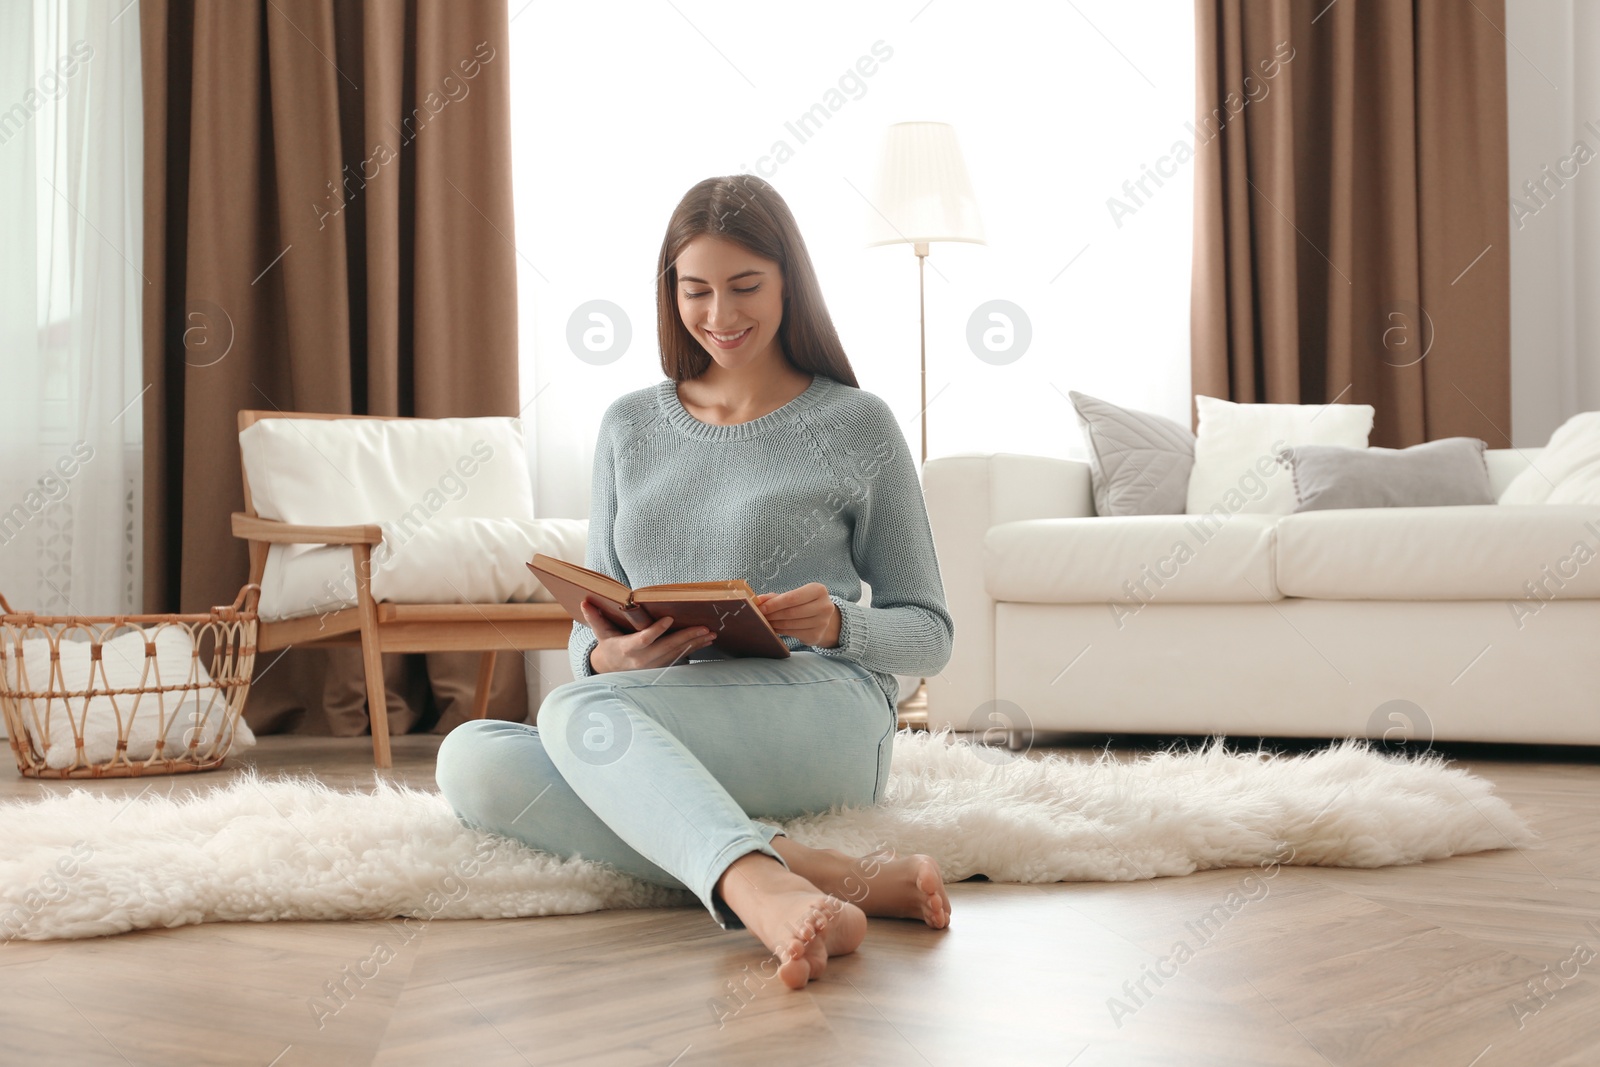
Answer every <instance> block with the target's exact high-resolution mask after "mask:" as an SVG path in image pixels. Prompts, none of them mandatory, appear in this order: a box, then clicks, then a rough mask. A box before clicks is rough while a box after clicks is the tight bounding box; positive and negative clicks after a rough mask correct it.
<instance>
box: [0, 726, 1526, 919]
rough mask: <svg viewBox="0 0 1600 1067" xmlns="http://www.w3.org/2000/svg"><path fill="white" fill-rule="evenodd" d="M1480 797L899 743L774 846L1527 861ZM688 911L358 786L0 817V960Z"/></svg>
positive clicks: (1318, 860)
mask: <svg viewBox="0 0 1600 1067" xmlns="http://www.w3.org/2000/svg"><path fill="white" fill-rule="evenodd" d="M197 784H198V783H197ZM158 788H159V787H158ZM1492 789H1493V787H1492V786H1491V785H1490V783H1489V782H1487V781H1484V780H1483V779H1481V778H1477V777H1474V776H1473V775H1470V774H1468V773H1466V772H1464V771H1460V770H1455V769H1451V768H1449V767H1447V766H1446V765H1445V762H1444V761H1443V760H1442V759H1440V758H1438V757H1436V756H1428V757H1423V758H1416V759H1403V758H1400V757H1395V756H1389V755H1385V754H1382V753H1379V752H1375V751H1372V750H1370V749H1368V748H1367V746H1366V745H1365V744H1363V743H1360V742H1353V741H1346V742H1342V743H1340V744H1339V745H1337V746H1334V747H1330V748H1327V749H1323V750H1319V751H1317V752H1314V753H1311V754H1308V755H1304V756H1293V757H1278V756H1272V755H1270V754H1265V753H1260V752H1252V753H1245V754H1229V753H1227V752H1225V751H1224V750H1223V749H1222V747H1221V745H1220V744H1219V743H1218V742H1217V741H1216V740H1213V741H1212V742H1211V743H1210V744H1209V745H1208V746H1206V747H1205V748H1204V749H1203V750H1201V751H1195V752H1179V751H1168V752H1163V753H1160V754H1154V755H1149V756H1145V757H1143V758H1140V759H1139V760H1137V761H1136V762H1119V761H1117V760H1115V759H1113V758H1110V757H1109V756H1105V755H1101V756H1100V757H1099V758H1098V759H1094V760H1085V759H1072V758H1066V757H1062V756H1048V757H1046V758H1044V759H1015V758H1010V757H1009V755H1008V754H1006V753H1004V752H1003V751H1001V750H994V749H985V748H981V747H975V746H973V745H971V744H969V743H967V742H965V741H954V740H953V739H952V738H950V737H949V736H948V735H946V734H942V733H941V734H935V735H928V734H925V733H912V732H909V731H902V732H901V733H900V734H899V735H898V737H897V738H896V741H895V753H894V765H893V773H892V776H891V778H890V781H889V786H888V792H887V795H886V797H885V799H884V802H883V803H882V804H880V805H878V806H876V807H872V808H859V809H844V810H838V811H833V812H829V813H826V814H819V815H810V816H806V817H803V818H800V819H795V820H792V821H790V822H788V823H787V824H785V826H786V830H787V831H788V833H789V834H790V835H791V836H792V837H793V838H794V839H795V840H796V841H800V842H803V843H805V844H809V845H813V846H818V847H832V848H839V849H843V850H844V851H846V852H850V853H859V854H864V853H867V852H870V851H872V850H873V849H875V848H879V847H881V846H884V845H887V846H889V847H891V848H893V849H894V850H895V851H896V852H897V853H899V854H906V853H911V852H925V853H928V854H929V855H931V856H934V857H936V858H937V859H938V860H939V862H940V864H941V865H942V867H943V869H944V873H945V877H946V878H947V879H948V880H950V881H960V880H962V879H965V878H968V877H971V876H972V875H974V874H984V875H986V876H988V877H989V878H990V879H991V880H993V881H997V882H1057V881H1084V880H1099V881H1131V880H1135V879H1141V878H1155V877H1162V876H1168V875H1182V874H1189V873H1191V872H1193V871H1196V870H1204V869H1208V868H1215V867H1249V866H1255V865H1260V864H1266V863H1270V862H1272V861H1273V860H1275V859H1276V860H1278V861H1280V862H1286V863H1293V864H1315V865H1324V866H1342V867H1380V866H1385V865H1389V864H1402V863H1416V862H1419V861H1422V860H1429V859H1438V858H1440V857H1444V856H1452V855H1457V854H1460V853H1466V852H1477V851H1482V850H1485V849H1496V848H1508V847H1517V846H1520V845H1523V844H1526V843H1528V842H1529V841H1531V840H1532V837H1533V835H1532V833H1531V831H1530V830H1529V829H1528V827H1527V826H1526V824H1524V823H1523V821H1522V820H1521V818H1519V817H1518V816H1517V815H1516V814H1515V813H1514V812H1513V811H1512V810H1511V809H1510V807H1509V806H1508V805H1507V804H1506V803H1505V801H1503V800H1501V799H1500V798H1498V797H1495V796H1493V795H1492ZM1285 845H1287V846H1288V848H1285V847H1284V846H1285ZM1288 849H1292V850H1293V851H1292V853H1290V852H1289V851H1288ZM1286 857H1287V858H1286ZM691 903H694V899H693V898H692V897H691V896H690V895H689V894H687V893H684V892H682V891H678V890H668V889H662V888H660V887H656V886H650V885H646V884H644V883H642V882H639V881H638V880H636V879H634V878H632V877H629V876H627V875H624V874H621V873H619V872H617V871H616V870H614V869H612V868H610V867H607V866H604V865H602V864H599V863H594V862H590V861H587V860H563V859H559V858H557V857H555V856H552V855H549V854H547V853H543V852H539V851H536V850H534V849H530V848H527V847H525V846H523V845H521V844H518V843H516V842H512V841H509V840H507V839H504V838H498V837H492V836H489V835H484V834H480V833H477V832H474V831H469V830H466V829H464V828H463V827H462V826H461V825H460V824H459V823H458V822H457V821H456V819H455V816H454V815H453V814H452V812H451V811H450V809H449V807H448V806H447V805H446V803H445V802H444V800H443V799H441V798H440V797H439V796H438V795H437V794H435V793H430V792H425V791H421V790H416V789H409V788H403V787H396V786H394V785H391V784H388V783H386V782H384V781H382V780H378V781H377V785H376V788H375V790H374V791H372V792H341V791H337V790H333V789H329V788H327V787H325V786H323V785H321V784H319V783H317V782H315V781H313V780H305V779H261V778H257V777H254V776H251V775H242V776H239V777H238V778H236V779H235V780H233V781H231V782H229V783H227V784H226V785H221V786H219V787H213V788H211V789H205V788H204V787H203V786H202V787H201V789H200V791H198V792H196V791H193V790H190V789H186V788H184V787H183V785H178V786H177V788H175V789H174V790H173V792H172V795H171V796H170V797H168V796H163V795H160V793H158V792H157V791H156V790H152V791H151V792H149V793H148V794H146V795H144V796H142V797H140V798H138V799H136V800H134V801H133V802H131V803H129V802H128V801H127V800H125V799H122V798H116V797H106V796H100V795H96V794H94V793H91V792H89V791H87V790H84V789H81V788H74V789H71V790H70V791H68V792H64V793H62V794H60V795H57V796H52V797H49V798H47V799H44V800H40V801H33V802H11V803H7V804H3V805H0V941H3V940H6V939H10V938H13V937H18V938H27V939H37V940H42V939H48V938H73V937H93V936H97V935H102V934H113V933H120V932H123V931H126V930H135V929H141V928H147V927H173V926H181V925H184V924H187V923H202V922H219V921H220V922H229V921H244V920H248V921H265V920H270V919H380V918H391V917H395V916H421V917H425V918H450V919H456V918H509V917H514V916H526V915H559V914H570V913H575V912H585V911H595V910H598V909H601V908H631V907H654V906H661V905H682V904H691Z"/></svg>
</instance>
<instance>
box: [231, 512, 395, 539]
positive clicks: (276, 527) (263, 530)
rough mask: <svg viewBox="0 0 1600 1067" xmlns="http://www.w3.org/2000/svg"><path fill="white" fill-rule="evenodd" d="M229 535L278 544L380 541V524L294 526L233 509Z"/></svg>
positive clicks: (381, 535)
mask: <svg viewBox="0 0 1600 1067" xmlns="http://www.w3.org/2000/svg"><path fill="white" fill-rule="evenodd" d="M233 536H235V537H238V538H240V539H242V540H245V541H265V542H267V543H269V544H280V545H376V544H380V543H381V542H382V541H383V527H381V526H295V525H294V524H292V523H287V522H278V521H277V520H275V519H262V518H258V517H257V516H255V515H246V514H245V513H244V512H242V511H235V512H234V513H233Z"/></svg>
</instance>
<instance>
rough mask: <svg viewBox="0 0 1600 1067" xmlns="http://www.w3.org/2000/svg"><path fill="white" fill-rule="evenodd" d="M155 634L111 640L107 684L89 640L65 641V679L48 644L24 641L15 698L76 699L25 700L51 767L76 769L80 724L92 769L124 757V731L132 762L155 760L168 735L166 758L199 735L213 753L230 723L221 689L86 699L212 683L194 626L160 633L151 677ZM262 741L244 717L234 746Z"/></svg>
mask: <svg viewBox="0 0 1600 1067" xmlns="http://www.w3.org/2000/svg"><path fill="white" fill-rule="evenodd" d="M147 636H148V635H147V634H146V633H141V632H139V631H137V630H134V631H129V632H128V633H125V634H123V635H122V636H120V637H114V638H112V639H111V640H110V641H107V642H106V643H105V644H104V645H103V646H102V647H101V653H100V663H101V665H102V666H103V667H104V669H105V672H104V677H103V678H102V677H101V674H100V672H99V671H95V672H94V673H93V676H92V677H91V674H90V670H91V667H92V666H93V663H92V661H91V660H90V658H89V642H87V641H71V640H67V639H65V638H63V639H62V640H61V641H60V642H59V647H60V649H61V677H59V678H52V677H51V674H50V642H49V641H48V640H46V639H45V638H42V637H39V638H32V639H28V640H24V641H23V642H22V662H21V664H20V665H19V664H18V663H17V659H16V657H15V656H12V657H8V658H7V660H6V663H7V675H8V677H7V678H6V681H7V683H8V684H9V686H10V687H11V689H12V690H13V691H14V692H15V691H32V692H36V693H42V692H46V691H49V692H51V693H56V694H60V693H66V694H68V695H67V696H66V698H65V699H63V698H62V697H61V696H54V697H52V698H51V699H50V700H48V701H46V700H44V699H42V698H39V699H35V700H32V701H29V700H28V699H26V698H21V710H22V718H23V722H24V723H25V724H26V726H27V729H28V732H29V734H30V735H31V736H32V738H33V739H34V741H35V743H36V744H37V745H38V746H39V747H40V748H42V749H44V761H45V766H47V767H50V768H51V769H53V770H61V769H64V768H66V767H70V766H72V764H73V762H74V760H76V759H77V741H76V739H75V737H74V736H73V729H72V724H73V723H74V722H77V723H79V724H81V729H82V731H83V754H84V758H85V759H86V760H87V761H88V762H90V763H104V762H106V761H108V760H110V759H111V758H112V757H113V756H115V755H116V751H117V734H118V729H119V726H123V725H125V726H126V731H127V732H126V737H127V739H128V758H129V759H131V760H143V759H149V758H150V757H151V756H152V755H154V754H155V750H156V741H157V740H158V739H160V738H162V737H165V738H166V745H165V746H164V747H163V749H162V755H163V756H166V757H178V756H181V755H182V753H183V751H184V750H185V749H187V748H188V747H189V742H190V741H191V740H193V739H196V737H197V738H198V750H199V752H201V753H202V754H203V753H204V752H205V751H206V750H207V749H208V748H209V747H210V745H211V743H212V742H213V741H214V740H215V739H216V737H217V734H218V732H219V731H221V730H222V729H223V728H224V727H225V726H226V724H227V700H226V698H225V696H224V694H223V693H222V691H221V690H218V689H213V688H201V689H198V690H189V691H180V692H175V693H162V694H159V695H158V694H156V693H143V694H129V695H126V696H118V697H110V696H105V695H99V696H91V697H86V696H85V694H86V692H87V691H88V690H89V689H90V688H91V687H92V688H93V689H94V690H95V691H96V692H97V693H101V694H104V692H105V691H106V690H107V689H133V688H140V687H151V688H153V687H155V686H156V685H158V684H159V685H169V686H170V685H184V684H195V683H197V684H199V685H201V686H202V687H209V686H210V685H211V675H210V673H209V672H207V671H206V668H205V665H204V664H203V663H201V662H200V661H199V659H198V658H196V656H195V654H194V652H195V649H194V638H193V637H192V636H191V635H190V633H189V630H188V628H187V627H184V626H181V625H164V626H161V627H159V628H158V629H156V630H155V631H154V635H153V637H152V638H151V640H152V641H153V643H154V644H155V647H156V654H155V658H154V659H153V660H152V661H151V663H150V664H149V668H148V671H147V669H146V665H145V640H146V637H147ZM19 666H20V668H21V674H20V675H19V673H18V667H19ZM191 672H192V675H193V676H192V677H191ZM135 701H137V704H136V703H135ZM119 713H120V723H119ZM255 743H256V739H255V735H254V734H252V733H251V732H250V727H249V726H248V725H247V724H246V723H245V721H244V717H243V716H240V718H239V724H238V726H237V727H236V728H235V731H234V737H233V748H234V749H240V748H245V747H248V746H250V745H253V744H255Z"/></svg>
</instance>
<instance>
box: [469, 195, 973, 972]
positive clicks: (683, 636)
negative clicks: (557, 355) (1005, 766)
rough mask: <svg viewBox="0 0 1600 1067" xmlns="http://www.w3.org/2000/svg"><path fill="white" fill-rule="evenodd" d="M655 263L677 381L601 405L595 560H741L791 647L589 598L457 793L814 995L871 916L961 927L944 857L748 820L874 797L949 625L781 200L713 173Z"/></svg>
mask: <svg viewBox="0 0 1600 1067" xmlns="http://www.w3.org/2000/svg"><path fill="white" fill-rule="evenodd" d="M658 267H659V270H658V275H657V330H658V333H659V335H660V344H661V354H662V368H663V370H664V371H665V373H666V375H667V377H666V379H665V380H664V381H661V382H659V383H657V384H656V385H654V386H651V387H648V388H645V389H640V390H637V391H635V392H632V393H629V394H627V395H625V396H623V397H621V398H619V399H618V400H616V401H614V402H613V403H612V404H611V406H610V407H609V408H607V409H606V412H605V415H604V417H603V418H602V419H601V424H600V435H599V442H598V445H597V447H596V449H595V459H594V481H593V490H592V499H591V515H590V525H589V540H588V546H587V552H586V554H585V559H584V562H585V565H586V566H588V567H590V568H592V569H594V570H599V571H603V572H605V573H607V574H609V575H611V576H612V577H614V578H616V579H617V580H618V581H621V582H624V583H626V584H627V585H629V586H636V585H654V584H657V583H662V582H682V581H711V580H719V579H724V578H735V577H738V578H744V579H745V580H746V581H748V582H749V583H750V585H751V586H752V587H753V588H755V589H756V591H757V593H758V597H757V599H758V603H759V606H760V608H761V610H762V612H763V613H764V614H765V616H766V617H767V620H768V621H769V622H770V623H771V625H772V627H773V629H774V630H775V631H777V633H778V634H779V635H780V636H781V637H782V638H783V640H784V643H785V645H787V646H788V648H789V649H790V651H791V655H790V656H789V657H788V658H786V659H764V658H737V659H735V658H728V657H724V656H721V655H720V654H719V653H718V652H717V650H715V649H712V650H709V651H708V650H707V649H706V646H707V645H708V644H710V642H711V641H712V640H713V636H714V635H712V634H711V633H709V632H707V631H705V630H703V629H700V628H689V627H685V628H680V629H673V624H672V620H671V619H670V618H663V619H660V620H658V621H657V622H656V623H655V624H654V625H653V626H651V627H649V628H648V629H645V630H642V631H639V632H637V633H626V632H623V631H621V630H619V629H617V628H616V627H614V626H612V625H611V624H610V623H609V622H608V621H607V620H606V619H605V618H604V617H603V616H601V615H600V614H598V613H597V612H596V611H595V610H594V609H593V608H592V606H591V605H590V603H589V602H588V601H585V602H584V605H583V620H582V621H581V622H574V624H573V628H572V638H571V641H570V644H569V646H568V647H569V653H570V655H571V658H572V669H573V675H574V680H573V681H572V682H569V683H567V684H565V685H561V686H558V687H557V688H556V689H554V690H553V691H552V692H551V693H550V694H549V696H548V697H546V699H545V701H544V703H543V704H542V705H541V707H540V708H539V713H538V725H537V726H536V727H535V726H527V725H524V724H521V723H509V722H499V721H492V720H489V721H474V722H469V723H466V724H464V725H462V726H460V727H458V728H457V729H456V730H455V731H454V732H452V733H451V734H450V735H449V736H448V737H447V738H446V739H445V741H444V743H443V745H442V746H441V748H440V750H439V765H438V772H437V777H438V782H439V788H440V790H441V791H442V792H443V794H444V796H445V797H446V798H447V799H448V800H449V801H450V803H451V804H452V806H453V807H454V808H455V810H456V813H457V814H458V815H459V816H460V818H461V819H462V820H463V821H465V822H467V823H468V824H470V825H474V826H477V827H480V828H482V829H484V830H488V831H492V832H494V833H499V834H504V835H507V836H510V837H515V838H517V839H519V840H521V841H524V842H526V843H527V844H529V845H532V846H534V847H536V848H540V849H544V850H547V851H550V852H554V853H557V854H560V855H567V856H571V855H582V856H583V857H584V858H586V859H593V860H603V861H605V862H608V863H610V864H612V865H613V866H615V867H617V868H618V869H620V870H623V871H627V872H628V873H630V874H633V875H636V876H637V877H639V878H641V879H644V880H645V881H649V882H654V883H657V884H660V885H666V886H673V887H678V888H687V889H689V890H692V891H693V892H694V893H695V894H696V895H698V896H699V897H700V899H701V901H702V902H703V903H704V904H705V905H706V908H707V909H708V910H709V911H710V912H711V915H712V917H713V918H714V919H715V920H716V921H717V922H718V923H719V924H720V925H721V926H722V927H723V928H724V929H740V928H745V929H749V930H750V931H751V932H752V933H754V934H755V935H756V936H757V937H759V938H760V939H761V941H762V942H763V943H764V944H765V945H766V946H767V947H768V948H769V949H771V950H772V952H773V953H774V956H775V958H776V959H777V961H778V970H777V974H778V977H780V978H782V980H783V981H784V983H785V984H786V985H788V986H789V987H791V988H795V989H798V988H802V987H804V986H805V984H806V983H807V982H808V981H810V980H811V979H813V978H816V977H817V976H819V975H820V974H822V972H823V970H824V968H825V967H826V965H827V960H828V957H829V956H835V955H840V954H843V953H847V952H852V951H854V950H855V948H856V947H857V946H858V945H859V944H860V943H861V940H862V938H863V937H864V936H865V934H866V925H867V921H866V917H867V915H881V916H892V917H899V918H920V919H922V920H923V921H924V922H926V923H928V925H930V926H933V927H935V928H943V927H944V926H946V925H947V924H948V922H949V914H950V901H949V897H948V896H947V895H946V894H945V891H944V885H943V880H942V878H941V876H940V872H939V868H938V866H937V865H936V864H935V862H934V861H933V860H932V859H931V858H929V857H927V856H920V855H918V856H908V857H902V858H892V857H887V858H886V857H885V856H883V855H880V854H878V853H874V854H871V855H869V856H867V857H850V856H846V855H845V854H843V853H840V852H836V851H833V850H817V849H811V848H807V847H805V846H804V845H800V844H798V843H796V842H794V841H791V840H790V839H789V838H788V837H787V836H784V835H783V834H781V833H780V832H779V831H778V828H777V827H775V826H772V825H770V824H768V823H764V822H759V821H756V820H755V819H754V818H752V816H765V817H766V818H769V819H785V818H790V817H793V816H797V815H800V814H803V813H806V812H815V811H825V810H827V809H828V808H829V807H831V806H833V805H854V806H864V805H870V804H874V803H876V802H877V801H879V800H880V799H881V798H882V795H883V789H884V786H885V784H886V782H887V779H888V772H889V761H890V755H891V750H892V747H893V743H894V729H895V704H896V702H897V700H898V697H899V692H898V689H899V686H898V683H897V681H896V680H895V677H894V675H895V674H908V675H933V674H937V673H938V672H939V671H940V670H942V669H943V667H944V665H945V663H946V662H947V661H948V660H949V657H950V646H951V641H952V638H953V637H954V632H955V628H954V625H953V623H952V621H951V618H950V614H949V612H948V611H947V610H946V607H945V600H944V589H943V586H942V584H941V582H940V577H939V568H938V562H937V560H936V558H935V555H934V546H933V537H932V534H931V532H930V530H929V527H928V518H927V512H926V509H925V506H924V503H923V499H922V491H921V488H920V486H919V485H918V482H917V477H916V471H915V468H914V467H913V465H912V460H911V455H910V451H909V450H908V448H907V447H906V443H905V437H904V435H903V434H902V433H901V432H900V427H899V424H898V422H896V421H895V418H894V416H893V414H892V413H891V412H890V410H889V408H888V406H887V405H886V404H885V403H884V402H883V401H882V400H881V399H879V398H878V397H877V396H875V395H873V394H871V393H868V392H864V391H862V390H861V389H859V388H858V387H857V386H856V378H855V374H854V372H853V371H852V370H851V369H850V363H849V361H848V360H847V359H846V358H845V354H844V350H843V348H842V347H841V345H840V343H839V337H838V333H837V331H835V329H834V326H833V322H832V320H831V319H830V318H829V316H828V311H827V307H826V306H825V304H824V303H823V299H822V294H821V291H820V289H819V287H818V285H817V279H816V273H815V271H814V270H813V268H812V265H811V259H810V256H809V254H808V253H807V251H806V246H805V242H804V241H803V240H802V239H801V237H800V232H799V229H798V228H797V227H796V225H795V221H794V217H793V216H792V215H791V214H790V212H789V209H788V206H787V205H786V204H785V203H784V202H783V200H782V198H780V197H779V196H778V194H777V192H776V191H775V190H774V189H773V188H772V187H771V186H770V185H768V184H767V183H766V182H763V181H761V180H760V179H759V178H754V177H750V176H739V177H725V178H710V179H707V180H706V181H703V182H700V183H699V184H698V185H696V186H695V187H694V188H693V189H690V190H689V192H688V193H687V194H686V195H685V196H684V198H683V200H682V201H681V202H680V203H679V204H678V207H677V209H676V210H675V211H674V212H673V215H672V219H671V221H670V223H669V225H668V227H667V234H666V238H665V240H664V241H663V242H662V245H661V256H660V262H659V264H658ZM862 579H865V580H866V581H867V582H868V584H870V585H871V587H872V600H873V605H872V606H871V607H862V606H861V605H860V604H858V603H857V601H858V600H859V599H860V596H861V580H862ZM769 977H770V975H769Z"/></svg>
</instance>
